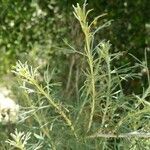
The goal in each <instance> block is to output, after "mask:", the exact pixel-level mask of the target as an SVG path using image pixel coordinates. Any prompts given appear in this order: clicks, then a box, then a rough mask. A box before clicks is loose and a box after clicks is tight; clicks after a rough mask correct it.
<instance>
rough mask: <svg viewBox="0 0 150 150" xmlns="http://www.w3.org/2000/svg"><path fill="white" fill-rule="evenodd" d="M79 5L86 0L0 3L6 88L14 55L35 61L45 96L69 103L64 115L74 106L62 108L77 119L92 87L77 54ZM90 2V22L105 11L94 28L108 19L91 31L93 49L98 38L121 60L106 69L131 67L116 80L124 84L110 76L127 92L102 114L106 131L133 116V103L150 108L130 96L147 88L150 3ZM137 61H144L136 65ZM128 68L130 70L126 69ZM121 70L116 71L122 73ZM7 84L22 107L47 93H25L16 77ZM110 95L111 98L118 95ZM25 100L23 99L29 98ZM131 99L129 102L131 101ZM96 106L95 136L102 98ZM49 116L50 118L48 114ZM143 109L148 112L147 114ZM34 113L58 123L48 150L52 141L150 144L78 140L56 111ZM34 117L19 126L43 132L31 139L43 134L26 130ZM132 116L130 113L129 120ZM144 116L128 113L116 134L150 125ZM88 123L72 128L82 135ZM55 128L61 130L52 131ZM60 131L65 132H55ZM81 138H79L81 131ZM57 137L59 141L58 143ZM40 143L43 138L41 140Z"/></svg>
mask: <svg viewBox="0 0 150 150" xmlns="http://www.w3.org/2000/svg"><path fill="white" fill-rule="evenodd" d="M76 3H79V4H83V3H84V1H83V0H61V1H60V0H28V1H27V0H23V1H21V0H13V1H12V0H0V76H1V77H5V76H6V75H7V74H8V78H6V79H4V82H6V85H7V83H8V82H9V80H15V79H14V76H13V75H11V77H9V74H10V72H11V70H12V66H14V65H15V64H16V62H17V61H18V60H20V61H21V62H23V63H25V62H26V61H27V62H28V64H30V65H32V66H33V67H38V66H39V68H40V69H39V74H38V82H39V83H40V84H41V85H43V87H46V86H50V87H49V90H50V93H52V98H54V99H57V100H58V104H59V105H61V104H65V107H66V108H65V107H64V108H63V109H64V110H65V109H66V110H65V112H67V109H68V110H69V111H70V110H71V111H72V114H69V115H68V113H67V115H68V116H69V118H71V117H72V116H73V117H72V118H73V119H74V118H75V116H77V113H76V112H77V111H79V110H80V107H81V103H82V100H83V101H84V99H86V98H87V97H88V96H89V95H90V94H89V95H88V94H87V93H88V92H87V91H88V90H89V89H88V87H86V84H87V83H88V82H89V81H88V79H86V78H88V77H87V74H88V72H87V74H86V73H85V72H86V71H87V70H86V69H85V68H88V67H87V66H88V62H87V61H86V58H85V57H81V56H80V53H81V54H82V53H83V52H84V44H85V41H84V34H83V33H82V31H81V27H80V24H79V23H78V21H77V20H76V18H75V17H74V15H73V8H72V5H76ZM87 3H88V4H87V9H92V8H93V9H94V10H93V11H92V12H91V13H90V16H89V18H88V19H89V20H88V21H89V22H91V21H92V20H93V18H94V17H95V16H99V15H101V14H105V15H104V16H103V17H101V18H100V19H98V20H95V22H94V23H93V25H92V29H93V30H96V29H97V27H99V26H103V24H106V26H105V27H104V28H102V29H101V30H99V32H97V33H96V34H95V37H94V38H95V39H94V43H92V44H93V45H94V47H95V46H96V45H97V43H99V41H101V40H106V41H110V43H111V44H112V45H111V53H112V54H113V53H117V55H116V56H117V57H118V58H117V59H115V60H114V61H113V65H112V66H111V67H112V68H111V69H113V68H115V67H116V68H119V67H122V66H123V69H124V65H126V64H128V65H127V66H128V67H129V68H128V69H126V70H125V72H121V73H122V74H123V73H124V74H128V76H127V78H126V76H124V77H125V80H122V79H121V81H120V80H119V81H118V79H117V77H115V76H113V79H114V80H113V84H114V85H115V83H116V85H117V86H118V83H117V82H121V83H119V84H122V88H123V91H124V93H125V95H127V97H124V93H123V95H119V96H118V97H119V100H120V101H119V102H117V103H116V104H115V103H114V102H111V104H112V105H113V106H112V107H113V109H112V110H110V113H114V115H112V116H111V114H105V115H106V116H107V115H108V116H107V117H108V118H107V117H106V125H108V124H107V123H108V121H109V119H110V118H111V119H112V121H113V122H111V123H110V124H109V125H108V126H109V127H108V131H109V130H110V129H114V126H115V125H116V120H117V121H118V120H119V119H120V118H119V117H118V116H117V115H116V114H117V113H118V112H119V113H120V112H121V113H122V114H121V117H124V116H125V114H126V115H129V116H130V113H128V112H129V111H131V112H134V113H135V111H136V110H134V109H135V108H137V109H138V111H139V112H142V110H145V109H146V110H148V107H149V105H147V104H145V103H144V104H143V103H142V104H141V102H139V101H138V100H137V97H136V98H135V97H133V95H132V93H136V94H139V93H144V92H143V91H146V90H145V89H146V88H147V87H148V86H149V85H148V84H149V83H148V82H149V79H148V78H147V75H148V74H149V71H148V72H147V71H146V72H144V71H143V66H146V67H147V69H148V70H149V68H150V66H149V64H150V47H149V46H150V11H149V10H150V1H149V0H136V1H132V0H122V1H121V0H87ZM107 24H109V25H107ZM145 50H146V53H145ZM76 51H78V53H76ZM132 55H133V56H135V57H136V59H135V58H133V56H132ZM145 55H146V56H145ZM97 57H98V54H95V55H94V58H95V60H96V58H97ZM146 60H147V61H146ZM139 61H141V62H140V63H139ZM137 62H138V63H139V64H140V65H139V64H138V63H137ZM103 63H104V62H102V65H103ZM142 64H143V66H142ZM131 66H135V67H133V68H130V67H131ZM96 67H98V66H96ZM105 69H106V66H105V64H104V66H103V67H102V70H101V72H102V73H99V74H100V75H102V74H103V73H104V74H107V73H106V72H105ZM121 69H122V68H120V70H121ZM123 69H122V70H121V71H124V70H123ZM83 70H84V71H83ZM85 70H86V71H85ZM130 72H131V74H133V76H132V75H131V74H130ZM85 74H86V75H85ZM139 74H140V75H139ZM102 77H103V76H102ZM8 79H9V80H8ZM89 80H90V77H89ZM104 80H105V81H104V82H103V83H100V81H97V83H100V85H101V84H102V85H103V86H104V85H105V84H106V83H107V79H104ZM45 81H46V83H45ZM85 81H86V82H85ZM19 82H20V81H19ZM49 82H50V83H51V82H52V83H53V82H54V84H50V85H49ZM9 83H10V82H9ZM47 84H48V85H47ZM84 84H85V87H84V88H85V89H86V88H87V89H86V90H87V91H86V90H85V91H82V90H83V89H82V88H83V85H84ZM11 85H12V89H13V92H14V94H15V95H16V97H17V99H19V102H20V104H21V105H22V106H25V107H31V106H32V105H35V107H38V106H39V105H43V103H44V104H46V105H47V102H46V98H43V97H42V96H41V95H40V94H39V95H36V94H33V95H32V94H29V95H28V94H27V93H24V92H23V91H22V90H18V83H16V80H15V83H12V84H11ZM106 86H107V84H106V85H105V86H104V87H103V88H101V89H100V91H101V92H102V94H103V93H104V95H105V94H106V93H105V90H106V89H107V87H106ZM119 86H120V85H119ZM31 87H32V86H31ZM97 88H99V87H96V89H97ZM117 88H118V87H117ZM118 89H119V88H118ZM118 89H115V90H118ZM113 90H114V89H113ZM86 92H87V93H86ZM113 92H114V91H113ZM89 93H90V92H89ZM86 94H87V95H88V96H87V95H86ZM116 95H117V94H116ZM30 96H31V98H30ZM140 96H141V95H140ZM85 97H86V98H85ZM96 98H97V99H98V98H102V100H101V104H100V105H106V103H105V101H104V100H103V97H102V96H101V95H98V96H97V97H96ZM113 98H114V97H113ZM113 98H112V100H114V99H115V98H114V99H113ZM26 99H27V100H28V102H26ZM87 99H88V98H87ZM104 99H105V98H104ZM129 99H130V101H128V100H129ZM36 100H38V102H36ZM146 100H147V101H149V98H147V97H146ZM30 101H31V102H30ZM39 101H43V103H42V104H40V103H39ZM116 101H117V100H116ZM127 101H128V102H127ZM90 103H91V102H90V101H89V102H85V104H84V105H85V106H84V105H83V107H84V108H83V112H82V115H81V118H80V121H81V120H82V121H84V122H85V123H86V122H87V120H88V119H87V118H89V114H88V113H87V112H89V111H90V109H89V107H90V105H91V104H90ZM96 105H97V107H96V113H95V115H94V116H93V118H94V119H93V120H94V123H93V124H94V125H93V126H94V127H93V126H92V127H93V128H92V131H94V133H95V132H96V130H95V129H96V128H97V126H98V123H99V120H101V119H102V118H101V117H102V116H101V115H100V114H102V113H103V112H101V111H99V103H96ZM120 105H121V106H120ZM39 107H42V106H39ZM100 107H102V106H100ZM102 108H103V107H102ZM42 113H43V114H42ZM49 113H50V114H51V117H49V118H48V115H49ZM146 113H147V114H148V112H146ZM135 114H136V113H135ZM137 114H138V113H137ZM139 114H140V113H139ZM36 115H37V116H39V118H40V119H41V120H42V122H44V121H45V119H49V121H50V122H52V123H53V121H54V122H55V119H56V122H57V125H56V127H54V132H52V133H51V131H50V134H52V135H51V136H52V137H53V139H52V140H51V139H50V138H51V137H50V138H49V139H48V140H45V143H44V144H45V150H46V149H49V148H50V147H51V146H53V144H54V145H57V144H58V146H56V147H57V148H58V149H67V148H68V149H93V147H92V146H93V145H97V146H98V148H99V147H101V145H103V149H114V150H122V149H126V148H127V149H132V150H136V149H139V150H140V149H142V148H145V149H147V150H148V149H149V144H148V143H149V140H148V139H146V140H145V139H141V140H140V141H139V140H138V139H137V138H135V140H133V141H132V142H131V145H128V143H129V142H130V141H129V140H128V139H125V140H121V139H118V138H117V139H111V138H110V139H108V140H107V139H105V138H104V139H103V138H100V139H101V140H100V141H99V139H95V140H94V141H92V140H90V139H86V140H85V141H84V139H80V140H79V141H76V142H75V139H74V138H72V133H69V131H68V130H69V129H68V128H67V127H66V126H65V125H64V124H63V123H62V121H60V120H59V121H58V120H57V119H58V118H59V117H60V116H58V115H57V113H56V112H53V111H51V110H49V109H48V108H46V112H44V111H43V109H40V111H39V112H37V114H36ZM36 115H35V118H36V119H35V118H34V119H35V120H34V119H33V120H34V121H33V120H32V119H31V120H29V121H28V120H27V124H28V125H29V127H28V126H24V129H25V130H26V131H31V132H32V130H33V132H34V131H35V132H36V131H37V132H38V134H39V135H40V136H39V135H37V134H36V135H34V138H33V139H32V140H31V141H36V140H37V139H40V138H42V136H43V135H42V134H43V133H44V132H45V131H44V129H43V130H42V131H41V132H40V131H39V130H38V129H32V130H31V126H32V124H33V126H34V125H35V126H36V125H37V122H38V119H37V116H36ZM115 115H116V116H115ZM135 116H137V115H135ZM135 116H133V118H134V117H135ZM141 116H142V115H141ZM141 116H140V115H139V116H138V117H137V120H135V121H133V120H132V119H133V118H132V117H131V118H130V117H129V118H130V119H129V120H128V121H129V123H128V124H123V123H122V124H123V127H120V128H119V131H117V132H120V130H121V132H122V131H132V130H134V129H135V130H136V129H140V128H142V127H143V126H144V127H143V128H142V129H145V130H146V129H147V130H149V121H148V119H145V118H146V117H145V116H144V117H143V118H142V117H141ZM44 117H45V118H44ZM140 117H141V118H142V119H143V122H138V121H139V120H140V119H141V118H140ZM147 118H148V115H147ZM44 123H45V122H44ZM143 123H145V125H143ZM142 125H143V126H142ZM52 126H53V125H52ZM85 126H87V125H85V124H84V123H79V124H77V125H76V127H77V128H79V131H77V132H79V134H81V135H82V134H85V132H86V131H83V132H82V131H81V130H82V129H83V128H82V127H85ZM48 127H49V126H48ZM48 127H47V126H46V128H45V130H46V131H47V130H48V129H49V128H48ZM18 128H19V129H22V126H21V125H19V126H18ZM104 128H105V127H104ZM106 128H107V127H106ZM61 129H62V130H61ZM64 130H65V131H64ZM102 130H103V129H102ZM57 131H59V132H58V133H57ZM62 131H63V132H64V135H59V134H60V132H62ZM68 133H69V135H68ZM5 136H6V135H5ZM82 136H83V137H84V135H82ZM58 137H59V138H60V141H61V142H59V138H58ZM40 140H41V141H42V140H43V139H40ZM82 140H83V141H82ZM67 141H68V142H67ZM48 143H50V144H48ZM65 144H66V146H65ZM70 144H71V145H70ZM124 144H125V147H124ZM49 145H51V146H49ZM54 147H55V146H54ZM140 147H142V148H140ZM94 149H95V148H94Z"/></svg>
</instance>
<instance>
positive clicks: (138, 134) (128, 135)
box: [87, 131, 150, 139]
mask: <svg viewBox="0 0 150 150" xmlns="http://www.w3.org/2000/svg"><path fill="white" fill-rule="evenodd" d="M131 137H135V138H150V132H148V133H144V132H137V131H134V132H129V133H120V134H118V135H117V134H113V133H108V134H105V133H97V134H94V135H90V136H88V137H87V138H88V139H92V138H131Z"/></svg>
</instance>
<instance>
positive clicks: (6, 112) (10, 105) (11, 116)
mask: <svg viewBox="0 0 150 150" xmlns="http://www.w3.org/2000/svg"><path fill="white" fill-rule="evenodd" d="M18 114H19V105H17V104H16V103H15V102H14V101H13V100H12V99H10V98H9V97H7V96H6V95H5V93H4V92H3V91H2V90H0V123H1V124H3V125H5V124H13V123H16V122H17V120H18Z"/></svg>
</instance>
